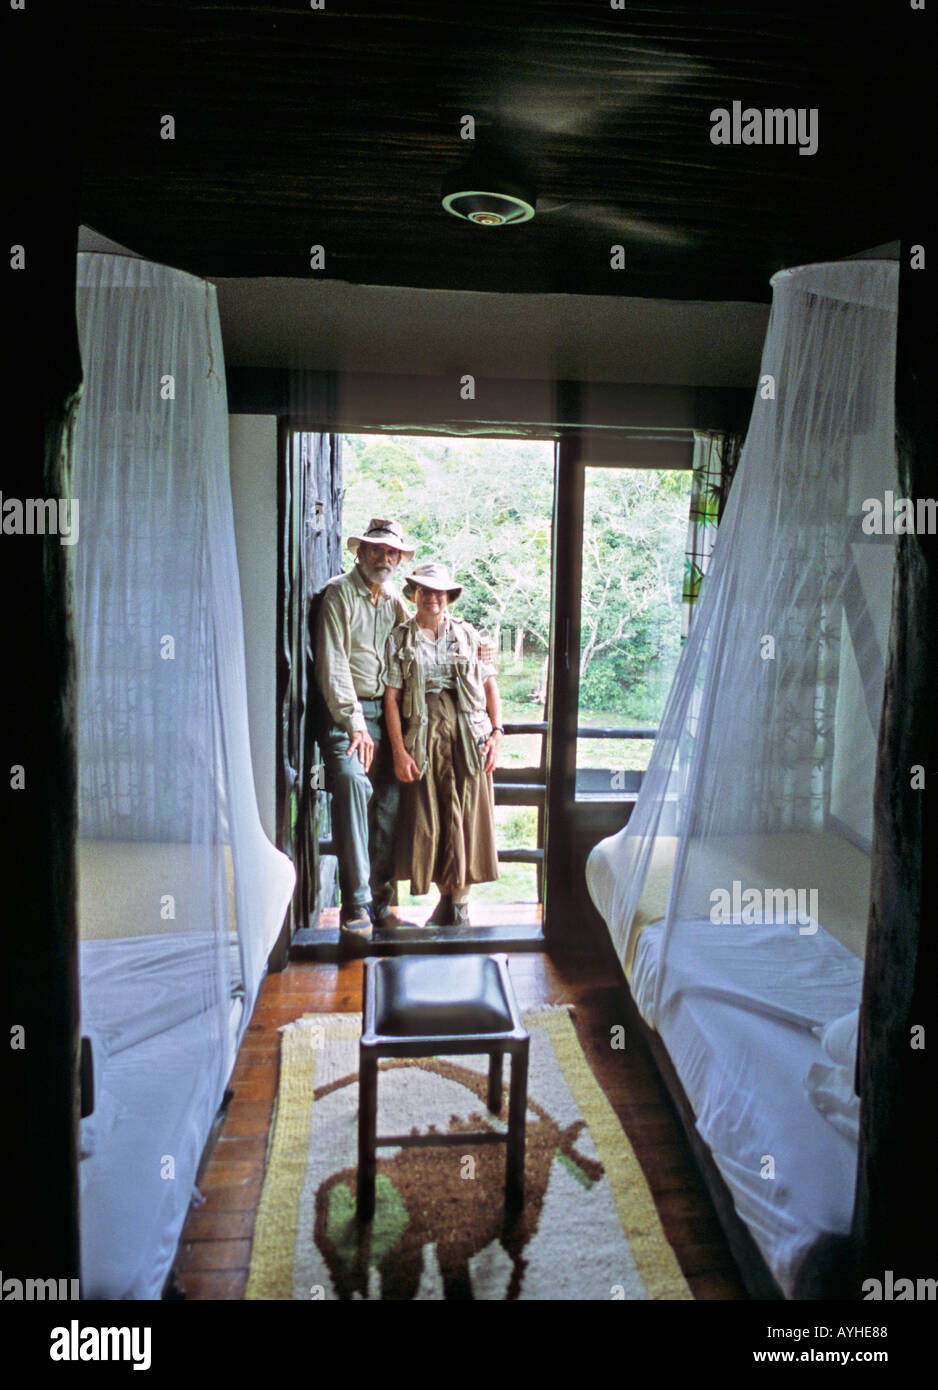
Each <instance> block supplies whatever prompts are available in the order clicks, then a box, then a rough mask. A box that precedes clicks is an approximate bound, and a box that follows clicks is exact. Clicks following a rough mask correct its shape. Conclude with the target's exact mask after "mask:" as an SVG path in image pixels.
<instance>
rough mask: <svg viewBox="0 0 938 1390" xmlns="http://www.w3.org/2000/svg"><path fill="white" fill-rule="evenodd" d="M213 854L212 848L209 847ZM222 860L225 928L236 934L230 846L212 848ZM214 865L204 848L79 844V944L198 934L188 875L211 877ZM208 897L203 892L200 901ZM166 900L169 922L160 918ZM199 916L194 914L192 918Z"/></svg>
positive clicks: (134, 843)
mask: <svg viewBox="0 0 938 1390" xmlns="http://www.w3.org/2000/svg"><path fill="white" fill-rule="evenodd" d="M209 848H211V847H209ZM214 848H215V850H216V851H217V852H219V853H223V854H224V859H225V864H224V873H225V877H226V880H227V884H228V926H229V929H230V930H231V931H232V932H234V931H235V930H236V928H237V917H236V914H235V895H234V869H233V864H232V859H231V846H230V845H217V846H215V847H214ZM211 868H212V861H211V858H210V857H209V854H208V853H207V852H206V849H204V848H203V847H202V846H194V845H193V844H191V843H189V842H188V841H186V842H184V843H181V844H165V843H151V842H148V841H142V840H79V841H78V923H79V932H80V935H81V937H82V939H83V940H87V939H90V938H101V937H108V938H110V937H120V936H149V935H154V936H165V935H166V934H167V933H168V932H174V931H176V932H185V931H188V930H191V929H196V930H197V929H198V928H199V927H200V926H205V925H207V923H204V922H199V921H197V920H195V921H193V920H191V915H192V914H191V913H190V908H191V905H192V900H193V891H192V875H193V872H194V870H199V869H201V870H202V871H203V872H205V873H206V875H208V874H210V873H211ZM208 893H210V887H209V885H205V886H204V887H203V888H202V896H203V898H204V897H205V896H206V895H207V894H208ZM167 894H172V896H173V898H174V899H175V902H174V909H173V910H174V913H175V915H174V916H173V917H164V916H163V909H162V903H163V899H164V898H165V896H166V895H167ZM197 915H198V914H197V913H196V916H197Z"/></svg>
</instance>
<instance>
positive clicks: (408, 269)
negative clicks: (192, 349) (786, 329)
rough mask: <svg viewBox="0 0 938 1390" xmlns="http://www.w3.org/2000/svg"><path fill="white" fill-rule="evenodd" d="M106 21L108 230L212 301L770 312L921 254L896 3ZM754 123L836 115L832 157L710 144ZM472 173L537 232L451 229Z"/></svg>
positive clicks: (92, 178) (94, 199) (97, 211)
mask: <svg viewBox="0 0 938 1390" xmlns="http://www.w3.org/2000/svg"><path fill="white" fill-rule="evenodd" d="M84 14H85V32H86V37H87V43H86V47H85V53H84V55H83V61H82V66H83V72H84V89H85V90H84V100H85V103H86V109H85V112H84V115H83V119H82V126H81V129H82V148H83V151H84V165H83V192H82V205H81V218H82V221H83V222H85V223H87V224H88V225H89V226H91V227H94V228H95V229H96V230H97V231H99V232H102V233H104V234H105V235H106V236H108V237H111V238H113V239H114V240H116V241H118V242H121V243H123V244H124V245H127V246H129V247H132V248H133V249H134V250H136V251H139V252H141V253H142V254H144V255H146V256H148V257H151V258H153V259H155V260H159V261H163V262H166V263H169V264H173V265H177V266H181V267H183V268H185V269H188V270H191V271H193V272H195V273H197V274H201V275H207V276H257V275H284V276H299V277H305V276H310V275H314V274H319V275H321V276H324V277H326V278H329V279H338V280H348V281H352V282H356V283H362V284H377V285H400V286H421V287H427V288H450V289H467V290H494V291H515V292H566V293H582V294H619V295H639V296H648V297H660V298H687V299H741V300H747V299H748V300H766V299H768V297H769V289H768V279H769V276H770V275H771V274H772V273H773V272H774V271H775V270H777V269H779V268H780V267H781V266H785V265H792V264H798V263H800V262H804V261H809V260H815V259H827V258H831V257H839V256H844V255H849V254H851V253H854V252H856V251H860V250H863V249H865V248H867V247H872V246H875V245H878V244H880V243H883V242H887V241H891V240H893V239H894V238H897V237H899V236H900V235H902V234H903V232H902V227H901V225H900V223H901V220H902V219H901V215H900V202H901V199H902V197H903V186H902V180H903V178H904V176H905V167H906V163H907V161H906V159H904V158H902V157H900V154H901V153H902V152H903V151H905V152H906V154H907V152H908V145H907V143H903V140H904V139H905V138H906V137H905V136H904V134H903V123H904V109H903V100H904V97H903V91H904V82H903V67H904V65H906V64H908V62H909V61H910V60H909V56H908V54H909V48H910V44H912V43H913V42H914V31H913V30H911V29H910V22H911V23H914V12H913V11H911V9H910V7H909V6H907V5H900V4H897V3H895V2H894V0H886V2H885V3H880V4H873V5H870V6H866V7H864V6H859V7H858V6H856V5H855V4H853V3H843V0H817V3H814V4H811V5H806V4H804V5H781V6H775V5H771V4H768V3H765V0H763V3H761V4H736V5H706V6H705V5H684V4H669V3H667V2H666V0H657V2H656V3H654V2H653V3H641V2H640V3H634V4H633V3H629V4H628V5H627V7H626V8H625V9H613V8H612V5H611V4H610V3H609V0H501V3H497V4H492V3H476V4H464V3H452V2H451V0H437V2H436V3H433V4H426V3H415V0H394V3H384V2H383V0H379V3H375V4H367V3H341V0H325V8H324V9H323V10H314V9H312V8H311V7H310V6H309V5H308V4H305V3H304V0H297V2H296V3H295V4H292V5H289V4H281V3H272V4H247V3H237V0H235V3H222V4H209V3H202V2H201V0H186V2H185V3H183V4H128V3H127V0H109V2H108V3H96V4H91V5H89V6H87V7H86V9H85V10H84ZM910 16H913V18H912V20H910ZM910 36H911V37H910ZM734 100H738V101H741V102H742V103H743V106H744V107H747V106H752V107H756V108H759V109H764V108H769V107H794V108H796V109H797V108H806V109H810V108H817V110H818V135H819V148H818V152H817V153H816V154H813V155H802V154H799V151H798V149H797V147H795V148H792V147H787V146H782V147H768V146H764V145H749V146H742V145H735V146H717V145H714V144H712V143H711V141H710V130H711V120H710V112H711V110H712V109H713V108H715V107H727V108H728V107H729V106H730V105H731V103H732V102H733V101H734ZM466 114H469V115H472V116H473V117H474V120H475V124H476V141H475V144H474V146H470V145H469V144H468V142H465V141H463V140H462V139H460V133H459V132H460V118H461V117H462V116H463V115H466ZM164 115H172V116H173V117H174V119H175V139H174V140H163V139H161V138H160V120H161V117H162V116H164ZM906 131H907V127H906ZM469 149H475V150H477V151H479V152H481V153H483V154H485V153H486V151H489V152H497V151H501V152H504V151H506V150H507V151H508V153H509V155H510V156H511V158H512V159H516V160H518V161H520V162H521V163H522V164H523V166H524V167H525V168H526V169H527V170H528V172H529V173H530V174H531V175H532V176H533V178H534V180H535V182H536V188H537V192H538V195H539V197H540V199H541V206H540V207H539V210H538V213H537V215H536V216H535V218H534V219H533V221H531V222H529V223H527V224H525V225H522V226H517V227H504V228H482V227H475V226H472V225H470V224H468V223H466V222H461V221H458V220H457V219H455V218H454V217H452V216H450V215H449V214H447V213H446V212H444V211H443V210H442V208H441V206H440V191H441V184H442V181H443V179H444V177H445V176H446V175H447V173H449V172H450V171H452V170H453V169H454V168H457V167H458V166H459V164H460V161H461V160H462V159H464V158H465V157H466V153H467V150H469ZM548 203H551V204H553V205H554V206H553V210H549V211H548V210H546V204H548ZM313 244H320V245H322V246H323V247H324V248H325V268H324V269H323V270H322V271H319V272H315V271H312V270H311V269H310V265H309V248H310V246H311V245H313ZM614 244H621V245H622V246H623V247H624V250H625V268H624V269H621V270H613V269H612V268H611V267H610V247H611V246H613V245H614Z"/></svg>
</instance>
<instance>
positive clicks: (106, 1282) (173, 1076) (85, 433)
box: [74, 253, 294, 1298]
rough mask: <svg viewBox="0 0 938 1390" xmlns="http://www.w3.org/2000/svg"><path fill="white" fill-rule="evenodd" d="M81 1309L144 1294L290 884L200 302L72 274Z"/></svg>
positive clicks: (168, 1247) (189, 288)
mask: <svg viewBox="0 0 938 1390" xmlns="http://www.w3.org/2000/svg"><path fill="white" fill-rule="evenodd" d="M78 324H79V335H80V344H81V353H82V364H83V371H84V387H83V393H82V401H81V406H80V409H79V412H78V417H77V422H76V438H75V495H76V497H77V499H78V503H79V539H78V543H77V544H76V546H75V547H74V558H75V629H76V634H77V654H78V668H79V688H78V750H79V769H78V772H79V808H78V810H79V816H78V820H79V845H78V868H79V923H80V934H81V947H80V952H81V955H80V969H81V1012H82V1032H83V1033H84V1034H85V1035H87V1036H89V1037H91V1039H92V1047H93V1051H94V1055H95V1062H96V1077H95V1081H96V1104H95V1110H94V1113H93V1114H92V1116H90V1117H89V1118H88V1120H86V1121H85V1122H83V1133H82V1149H83V1154H84V1155H85V1157H83V1159H82V1168H81V1176H82V1185H81V1203H82V1211H81V1223H82V1225H81V1229H82V1276H83V1287H82V1293H83V1296H84V1297H92V1298H94V1297H103V1298H141V1297H142V1298H148V1297H158V1296H159V1294H160V1291H161V1288H162V1285H163V1282H164V1280H165V1277H166V1275H167V1273H168V1269H169V1266H170V1262H171V1260H172V1255H173V1251H174V1249H175V1245H176V1242H177V1240H178V1236H179V1232H180V1230H181V1227H182V1224H183V1221H184V1219H185V1215H186V1211H187V1208H188V1205H189V1201H190V1197H191V1194H192V1189H193V1184H194V1180H195V1174H196V1169H197V1165H198V1160H199V1157H200V1154H201V1151H202V1148H203V1146H204V1143H205V1140H206V1138H207V1135H208V1132H209V1129H210V1126H211V1123H212V1119H213V1117H214V1115H215V1113H216V1111H217V1108H218V1105H219V1103H220V1101H221V1098H222V1095H223V1093H224V1087H225V1084H226V1081H227V1079H228V1076H229V1075H230V1071H231V1067H232V1065H233V1061H234V1056H235V1052H236V1050H237V1046H238V1042H239V1041H240V1038H241V1035H242V1033H243V1031H244V1028H245V1027H246V1026H247V1022H248V1021H249V1019H250V1016H251V1011H252V1009H253V1006H254V1001H255V998H256V995H257V990H258V988H259V985H260V982H261V980H262V978H263V973H264V969H265V963H266V958H267V955H268V953H269V951H270V949H271V946H272V945H273V943H274V941H275V940H276V937H277V934H278V932H279V930H280V927H281V924H282V922H283V917H284V913H285V911H286V907H287V904H288V902H289V899H290V896H291V893H292V888H293V881H294V873H293V867H292V865H291V864H290V862H289V860H287V859H286V857H285V856H283V855H282V854H280V853H279V852H278V851H277V850H276V849H275V848H274V847H273V846H272V845H271V844H270V842H269V841H268V840H267V838H266V836H265V835H264V832H263V829H262V827H261V823H260V819H259V815H258V811H257V803H256V797H255V790H254V781H253V773H252V767H251V756H250V745H249V736H248V721H247V697H246V683H245V663H244V634H243V627H242V610H241V596H240V589H239V581H238V570H237V559H236V553H235V539H234V525H233V517H232V508H231V494H230V482H229V469H228V413H227V397H226V390H225V376H224V362H223V357H222V349H221V337H220V331H219V324H218V313H217V308H216V303H215V290H214V287H213V286H211V285H209V284H207V283H205V282H204V281H201V280H198V279H195V278H194V277H192V276H189V275H186V274H183V273H181V272H178V271H174V270H169V269H167V268H165V267H163V266H157V265H153V264H151V263H149V262H146V261H142V260H138V259H134V258H131V257H124V256H111V255H104V254H98V253H95V254H86V253H83V254H81V255H79V269H78Z"/></svg>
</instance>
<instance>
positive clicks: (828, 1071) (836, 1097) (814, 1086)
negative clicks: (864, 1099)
mask: <svg viewBox="0 0 938 1390" xmlns="http://www.w3.org/2000/svg"><path fill="white" fill-rule="evenodd" d="M804 1087H805V1090H806V1091H807V1093H808V1095H809V1096H810V1098H811V1104H812V1105H813V1106H814V1108H815V1110H817V1111H819V1112H820V1114H822V1115H823V1116H824V1118H825V1119H826V1120H830V1122H831V1124H832V1125H833V1126H834V1128H835V1129H836V1130H837V1131H838V1133H840V1134H842V1135H843V1136H844V1138H845V1139H850V1140H852V1141H853V1143H854V1144H857V1143H859V1140H860V1100H859V1097H858V1096H857V1095H856V1093H855V1092H854V1089H853V1068H852V1067H849V1068H848V1067H825V1066H824V1065H823V1064H822V1063H821V1062H815V1063H814V1064H813V1065H812V1066H810V1067H809V1068H808V1072H807V1075H806V1076H805V1078H804Z"/></svg>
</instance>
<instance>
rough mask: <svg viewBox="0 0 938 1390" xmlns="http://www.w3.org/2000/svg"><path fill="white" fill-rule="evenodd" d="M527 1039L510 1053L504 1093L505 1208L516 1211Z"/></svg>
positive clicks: (520, 1179)
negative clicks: (509, 1078) (506, 1118)
mask: <svg viewBox="0 0 938 1390" xmlns="http://www.w3.org/2000/svg"><path fill="white" fill-rule="evenodd" d="M528 1041H529V1040H528V1039H527V1038H525V1039H524V1042H523V1043H522V1044H521V1047H520V1048H519V1049H518V1050H517V1051H516V1052H512V1054H511V1089H510V1090H509V1093H508V1164H507V1173H506V1177H505V1205H506V1207H507V1208H508V1210H509V1211H518V1210H520V1208H521V1207H522V1206H523V1205H524V1139H525V1116H526V1113H527V1105H528Z"/></svg>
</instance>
